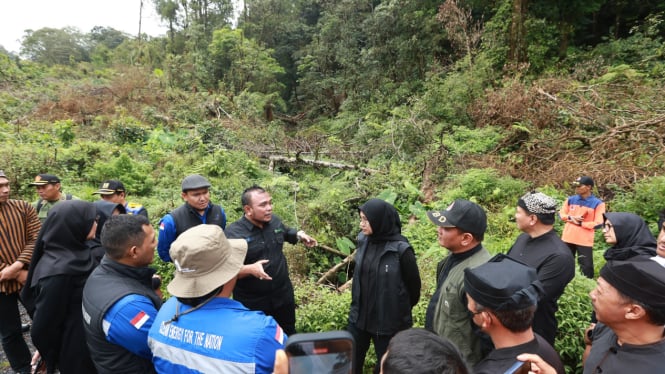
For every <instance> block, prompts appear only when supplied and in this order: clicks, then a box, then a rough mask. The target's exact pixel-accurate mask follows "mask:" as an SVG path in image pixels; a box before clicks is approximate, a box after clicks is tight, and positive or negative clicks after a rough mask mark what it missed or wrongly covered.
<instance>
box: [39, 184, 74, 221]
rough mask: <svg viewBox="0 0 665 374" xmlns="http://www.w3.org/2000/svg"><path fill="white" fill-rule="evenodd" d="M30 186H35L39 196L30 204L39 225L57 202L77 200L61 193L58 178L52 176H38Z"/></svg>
mask: <svg viewBox="0 0 665 374" xmlns="http://www.w3.org/2000/svg"><path fill="white" fill-rule="evenodd" d="M30 185H31V186H35V188H36V189H37V193H38V194H39V199H38V200H37V201H35V202H34V203H32V206H33V207H35V210H37V215H38V216H39V221H40V222H41V223H44V221H45V220H46V216H47V215H48V211H49V209H51V207H52V206H53V205H55V204H56V203H57V202H59V201H61V200H72V199H74V200H78V198H77V197H74V196H72V195H71V194H64V193H62V187H61V185H60V178H58V177H57V176H55V175H53V174H39V175H37V176H36V177H35V180H34V181H33V182H32V183H30Z"/></svg>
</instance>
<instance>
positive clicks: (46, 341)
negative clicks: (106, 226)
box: [21, 200, 98, 374]
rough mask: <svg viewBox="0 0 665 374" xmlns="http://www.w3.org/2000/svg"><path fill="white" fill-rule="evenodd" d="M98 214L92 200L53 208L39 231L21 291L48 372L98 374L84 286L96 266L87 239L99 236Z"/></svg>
mask: <svg viewBox="0 0 665 374" xmlns="http://www.w3.org/2000/svg"><path fill="white" fill-rule="evenodd" d="M97 219H98V217H97V210H96V209H95V206H94V205H93V204H92V203H90V202H87V201H81V200H68V201H61V202H59V203H58V204H56V205H54V206H53V207H52V208H51V209H50V210H49V213H48V217H47V218H46V221H44V225H43V226H42V228H41V230H40V231H39V236H38V237H37V243H36V244H35V250H34V253H33V256H32V261H31V263H30V270H29V272H28V279H27V281H26V284H25V287H24V288H23V291H22V294H21V296H22V298H23V299H24V300H27V301H28V303H27V304H25V305H26V309H28V312H29V313H30V315H31V316H32V328H31V330H30V336H31V337H32V342H33V343H34V345H35V347H36V348H37V350H38V351H39V353H40V354H41V357H42V359H43V360H44V361H45V362H46V370H47V372H48V373H54V372H56V370H58V371H59V372H60V373H62V374H69V373H72V374H78V373H96V372H97V371H96V369H95V366H94V365H93V363H92V360H91V358H90V352H89V351H88V346H87V345H86V340H85V333H84V330H83V313H82V311H81V298H82V294H83V286H84V284H85V281H86V279H87V278H88V275H89V274H90V272H91V271H92V269H93V268H94V266H95V261H94V259H93V256H92V252H91V251H90V249H89V248H88V247H87V246H86V240H89V239H92V238H94V237H95V232H96V230H97Z"/></svg>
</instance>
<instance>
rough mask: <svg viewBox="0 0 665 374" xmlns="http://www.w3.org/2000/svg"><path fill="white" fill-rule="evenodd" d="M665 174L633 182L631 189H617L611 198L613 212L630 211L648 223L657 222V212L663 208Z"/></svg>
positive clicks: (664, 203)
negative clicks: (613, 197) (614, 195)
mask: <svg viewBox="0 0 665 374" xmlns="http://www.w3.org/2000/svg"><path fill="white" fill-rule="evenodd" d="M663 196H665V176H657V177H650V178H645V179H642V180H639V181H637V182H635V186H634V188H633V189H631V190H619V191H617V197H616V198H615V199H614V200H612V204H611V210H612V211H614V212H631V213H635V214H637V215H639V216H640V217H642V218H644V220H645V221H647V222H650V223H656V222H658V213H659V212H660V211H662V210H664V209H665V201H663V199H662V197H663Z"/></svg>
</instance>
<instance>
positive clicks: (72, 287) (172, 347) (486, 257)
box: [0, 171, 665, 374]
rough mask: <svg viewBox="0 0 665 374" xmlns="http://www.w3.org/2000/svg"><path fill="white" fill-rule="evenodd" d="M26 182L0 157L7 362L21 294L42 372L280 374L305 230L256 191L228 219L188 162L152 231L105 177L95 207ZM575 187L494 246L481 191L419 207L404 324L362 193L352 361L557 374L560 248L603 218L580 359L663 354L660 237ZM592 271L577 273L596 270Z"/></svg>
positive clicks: (403, 251) (18, 356)
mask: <svg viewBox="0 0 665 374" xmlns="http://www.w3.org/2000/svg"><path fill="white" fill-rule="evenodd" d="M32 184H34V185H35V186H37V187H38V192H39V193H40V199H39V201H37V202H35V203H34V204H30V203H27V202H23V201H19V200H12V199H9V191H10V187H9V178H8V177H7V176H6V175H5V174H4V172H2V171H0V232H1V233H2V235H0V245H1V247H0V256H1V258H0V335H1V337H2V344H3V349H4V350H5V353H6V355H7V357H8V360H9V362H10V365H11V366H12V369H13V370H14V371H16V372H18V373H24V372H30V371H31V367H30V365H31V354H30V351H29V349H28V347H27V345H26V344H25V341H24V340H23V338H22V334H21V329H22V326H21V320H20V316H19V312H18V301H19V292H21V294H20V300H21V301H22V302H23V303H24V305H25V306H26V309H27V310H28V312H29V314H30V316H31V318H32V327H31V330H30V334H31V338H32V341H33V343H34V345H35V347H36V348H37V350H38V352H39V353H38V355H36V356H35V357H37V358H40V359H41V360H42V361H43V363H44V364H45V368H46V371H47V372H55V371H60V372H61V373H65V374H66V373H83V372H86V373H89V372H100V373H116V372H136V373H150V372H158V373H173V372H183V373H186V372H192V373H193V372H257V373H270V372H272V371H273V370H275V372H276V373H280V372H283V371H281V370H283V368H284V363H283V359H284V355H283V351H281V349H282V348H283V347H284V343H285V340H286V338H287V337H288V336H289V335H293V334H295V333H296V330H295V301H294V295H293V286H292V284H291V281H290V279H289V274H288V264H287V262H286V258H285V256H284V254H283V245H284V242H289V243H291V244H296V243H298V242H302V243H303V244H304V245H305V246H307V247H314V246H316V245H317V244H318V243H317V241H316V240H315V239H314V238H312V237H311V236H309V235H307V234H306V233H305V232H304V231H298V230H296V229H294V228H289V227H287V226H286V225H284V223H283V222H282V221H281V220H280V219H279V217H277V216H276V215H274V214H273V211H272V210H273V209H272V208H273V202H272V198H271V196H270V194H269V192H267V191H266V190H265V189H263V188H261V187H259V186H251V187H249V188H247V189H246V190H245V191H243V193H242V196H241V199H240V200H241V204H242V209H243V215H242V217H241V218H240V219H238V220H237V221H235V222H233V223H231V224H229V225H228V227H227V222H226V214H225V211H224V209H223V208H222V207H221V206H219V205H216V204H213V203H212V202H211V201H210V188H211V184H210V183H209V181H208V180H207V179H206V178H205V177H203V176H201V175H197V174H194V175H189V176H187V177H185V178H184V179H183V181H182V184H181V192H182V194H181V196H182V198H183V200H184V204H183V205H182V206H180V207H178V208H176V209H174V210H173V211H171V212H169V213H168V214H166V215H165V216H164V217H163V218H162V219H161V220H160V221H159V228H158V230H155V229H154V228H153V227H152V226H151V224H150V221H148V218H147V212H145V208H143V207H141V206H140V205H139V204H134V203H128V202H127V201H126V199H125V196H126V191H125V189H124V186H123V185H122V183H121V182H119V181H116V180H108V181H105V182H103V183H102V185H101V186H100V188H99V190H98V191H96V192H95V194H99V195H100V196H101V199H100V200H99V201H97V202H95V203H89V202H86V201H82V200H78V199H77V198H76V197H74V196H71V195H67V194H63V193H62V192H61V188H60V185H59V184H60V180H59V178H57V177H56V176H54V175H50V174H40V175H39V176H37V178H35V181H34V182H33V183H32ZM44 186H46V187H44ZM589 186H593V180H591V178H589V177H581V178H579V179H578V180H577V181H576V188H577V189H579V191H576V192H577V193H578V195H576V196H572V197H571V198H569V199H568V200H567V201H566V203H564V206H563V207H562V208H561V210H557V202H556V201H555V200H554V199H552V198H551V197H549V196H547V195H545V194H543V193H540V192H529V193H527V194H525V195H523V196H522V197H521V198H520V199H519V200H518V201H517V204H516V211H515V222H516V225H517V227H518V228H519V229H520V230H521V231H522V234H521V235H520V236H518V238H517V239H516V241H515V243H514V244H513V245H512V247H511V248H510V250H509V251H508V252H507V253H506V254H499V255H496V256H494V257H491V256H490V254H489V252H488V251H487V249H485V248H484V247H483V245H482V242H483V240H484V235H485V232H486V230H487V217H486V213H485V211H484V209H483V208H482V207H480V206H479V205H478V204H476V203H474V202H471V201H468V200H463V199H459V200H455V201H454V202H453V203H452V204H450V206H448V207H447V209H445V210H440V211H430V212H427V216H428V218H429V219H430V221H431V222H432V223H433V224H434V225H436V226H437V236H438V242H439V245H440V246H442V247H444V248H446V249H447V250H448V252H449V255H448V256H446V257H445V258H444V259H443V260H441V261H440V262H439V264H438V265H437V271H436V290H435V292H434V294H433V296H432V298H431V300H430V301H429V305H428V308H427V313H426V321H425V329H414V328H412V325H413V318H412V308H413V306H415V305H416V304H417V303H418V301H419V299H420V292H421V279H420V273H419V269H418V265H417V261H416V255H415V251H414V249H413V247H412V246H411V244H410V243H409V241H408V240H407V239H406V238H405V237H404V236H403V235H402V231H401V221H400V217H399V213H398V212H397V210H396V209H395V207H393V206H392V205H391V204H389V203H387V202H385V201H383V200H380V199H370V200H369V201H367V202H366V203H364V204H363V205H361V206H360V207H358V216H359V221H360V224H359V228H360V233H359V235H358V247H357V251H356V253H355V257H354V261H355V267H354V270H353V283H352V287H351V293H352V301H351V307H350V310H349V323H348V328H347V329H348V331H349V332H350V333H351V334H352V335H353V337H354V340H355V352H354V357H355V360H356V362H355V367H356V372H358V373H360V372H362V368H363V363H364V361H365V356H366V354H367V351H368V349H369V346H370V344H372V343H373V345H374V348H375V352H376V355H377V365H376V367H375V369H374V372H375V373H379V372H383V373H386V374H390V373H402V372H419V373H428V372H432V373H441V372H451V373H467V372H474V373H496V372H505V371H506V370H508V369H509V368H510V367H512V366H514V365H515V364H516V363H517V362H518V361H519V360H522V361H527V362H530V363H531V365H532V366H531V368H532V371H534V372H538V373H548V374H549V373H563V372H564V369H563V365H562V363H561V360H560V358H559V356H558V354H557V353H556V352H555V350H554V348H553V344H554V339H555V336H556V332H557V320H556V318H555V313H556V310H557V302H558V299H559V297H560V296H561V294H562V293H563V291H564V289H565V287H566V285H567V284H568V283H569V282H570V280H571V279H572V278H573V277H574V274H575V261H574V254H575V253H577V254H578V257H579V258H580V266H581V267H582V269H584V268H585V266H588V259H589V258H591V259H592V256H591V253H588V252H587V251H586V249H585V247H589V244H590V243H589V241H588V237H587V238H586V239H584V240H580V238H581V237H583V235H587V236H588V233H589V232H591V233H592V234H593V232H594V230H595V229H597V228H601V227H602V230H603V234H604V237H605V240H606V242H607V243H608V244H610V245H612V247H610V248H609V249H608V250H607V251H606V252H605V254H604V255H605V258H606V260H607V263H606V265H605V266H604V267H603V268H602V270H601V272H600V277H599V279H598V286H597V287H596V289H594V290H593V291H592V292H591V293H590V298H591V302H592V304H593V306H594V311H595V314H594V316H590V328H589V329H588V332H587V333H585V334H584V337H585V342H587V344H588V349H587V352H585V360H586V361H585V373H595V372H613V371H615V370H616V368H626V367H634V368H638V370H639V371H640V372H654V371H655V370H657V369H656V368H658V367H659V362H658V360H657V358H658V357H663V354H665V340H664V339H663V337H664V333H665V330H664V329H665V328H664V326H665V315H664V314H663V313H664V312H663V310H665V309H664V308H663V307H665V292H664V291H665V268H664V267H663V266H665V265H664V264H665V225H663V222H660V223H659V224H660V226H659V227H660V228H661V232H660V235H659V237H658V240H656V239H655V238H654V237H653V236H652V235H651V233H650V232H649V230H648V227H647V225H646V223H645V222H644V221H643V220H642V219H641V218H640V217H638V216H636V215H634V214H631V213H606V212H605V209H604V204H603V203H602V201H600V200H599V199H597V198H596V197H595V196H593V195H592V194H590V188H587V187H589ZM55 191H57V192H58V193H57V194H55ZM49 193H53V194H52V195H49ZM40 209H46V210H47V212H46V213H45V214H43V217H42V218H43V222H42V221H40V214H41V210H40ZM557 214H558V215H559V217H560V218H561V219H562V220H564V221H565V222H566V228H565V229H564V235H563V238H560V237H559V235H558V234H557V233H556V231H555V230H554V222H555V219H556V216H557ZM598 214H600V217H601V218H598V217H597V215H598ZM568 225H572V228H570V229H569V228H568ZM576 230H577V231H576ZM581 230H584V231H581ZM571 233H572V234H571ZM562 239H563V240H562ZM592 245H593V242H591V247H592ZM155 250H157V253H158V255H159V256H160V257H161V258H162V260H164V261H166V262H172V263H173V267H174V278H173V280H172V281H171V282H170V283H169V284H168V286H167V289H168V291H169V293H170V294H171V298H170V299H168V300H167V301H164V300H163V299H162V297H161V294H160V293H159V287H158V286H159V282H158V278H156V277H155V270H154V269H152V268H150V267H149V265H150V264H151V263H152V261H153V258H154V253H155ZM591 264H592V263H591ZM591 269H592V270H591V272H588V271H586V270H583V272H584V274H585V275H587V276H589V275H590V276H591V277H593V265H591ZM156 279H157V282H156ZM156 284H157V286H156ZM222 321H223V322H222ZM35 357H33V361H34V358H35ZM617 371H618V370H617Z"/></svg>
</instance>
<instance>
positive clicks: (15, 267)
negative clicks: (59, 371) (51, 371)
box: [0, 170, 41, 373]
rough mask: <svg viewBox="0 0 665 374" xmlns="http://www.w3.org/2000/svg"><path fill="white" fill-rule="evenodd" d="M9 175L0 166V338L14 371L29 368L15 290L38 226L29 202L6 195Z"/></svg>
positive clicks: (24, 274) (23, 274) (23, 278)
mask: <svg viewBox="0 0 665 374" xmlns="http://www.w3.org/2000/svg"><path fill="white" fill-rule="evenodd" d="M10 190H11V189H10V187H9V178H7V175H6V174H5V173H4V171H2V170H0V338H1V340H2V348H3V350H4V351H5V355H6V356H7V359H8V361H9V364H10V365H11V367H12V369H13V370H14V371H15V372H16V373H29V372H30V349H29V348H28V345H27V344H26V343H25V340H24V339H23V334H22V333H21V315H20V314H19V309H18V301H19V291H20V290H21V288H22V287H23V285H24V284H25V282H26V277H27V275H28V265H29V264H30V261H31V259H32V251H33V250H34V247H35V242H36V241H37V234H38V233H39V228H40V227H41V225H40V223H39V219H38V218H37V212H36V211H35V209H34V208H33V207H32V205H30V203H28V202H26V201H21V200H12V199H10V198H9V192H10Z"/></svg>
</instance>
